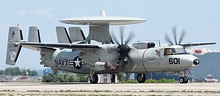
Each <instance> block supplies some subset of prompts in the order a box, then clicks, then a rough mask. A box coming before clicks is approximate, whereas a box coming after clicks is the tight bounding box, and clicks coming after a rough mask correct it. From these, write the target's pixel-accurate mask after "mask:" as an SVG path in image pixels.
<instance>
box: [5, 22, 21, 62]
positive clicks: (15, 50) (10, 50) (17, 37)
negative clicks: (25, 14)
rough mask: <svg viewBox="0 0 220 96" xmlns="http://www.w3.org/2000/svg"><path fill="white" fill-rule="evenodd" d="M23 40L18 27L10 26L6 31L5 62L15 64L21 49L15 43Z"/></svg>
mask: <svg viewBox="0 0 220 96" xmlns="http://www.w3.org/2000/svg"><path fill="white" fill-rule="evenodd" d="M22 40H23V35H22V30H21V28H20V27H18V26H17V27H10V28H9V33H8V45H7V53H6V55H7V56H6V64H9V65H15V63H16V61H17V59H18V56H19V53H20V51H21V46H20V45H17V44H15V43H16V42H20V41H22Z"/></svg>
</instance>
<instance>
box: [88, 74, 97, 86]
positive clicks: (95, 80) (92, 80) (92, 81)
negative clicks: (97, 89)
mask: <svg viewBox="0 0 220 96" xmlns="http://www.w3.org/2000/svg"><path fill="white" fill-rule="evenodd" d="M98 80H99V78H98V75H97V74H94V75H93V76H92V78H90V79H89V81H90V83H91V84H97V83H98Z"/></svg>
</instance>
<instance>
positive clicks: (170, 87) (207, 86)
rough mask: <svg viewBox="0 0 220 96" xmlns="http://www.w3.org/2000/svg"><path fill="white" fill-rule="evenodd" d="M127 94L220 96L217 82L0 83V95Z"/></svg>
mask: <svg viewBox="0 0 220 96" xmlns="http://www.w3.org/2000/svg"><path fill="white" fill-rule="evenodd" d="M4 95H6V96H24V95H25V96H33V95H35V96H69V95H71V96H74V95H81V96H88V95H90V96H96V95H102V96H103V95H104V96H105V95H106V96H120V95H123V96H126V95H129V96H130V95H147V96H149V95H154V96H155V95H168V96H169V95H183V96H188V95H197V96H198V95H200V96H210V95H216V96H220V83H187V84H179V83H144V84H139V83H129V84H128V83H123V84H88V83H42V82H0V96H4Z"/></svg>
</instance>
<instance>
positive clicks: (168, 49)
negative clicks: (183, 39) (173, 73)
mask: <svg viewBox="0 0 220 96" xmlns="http://www.w3.org/2000/svg"><path fill="white" fill-rule="evenodd" d="M173 53H174V50H173V48H165V50H164V55H173Z"/></svg>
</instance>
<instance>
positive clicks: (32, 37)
mask: <svg viewBox="0 0 220 96" xmlns="http://www.w3.org/2000/svg"><path fill="white" fill-rule="evenodd" d="M28 42H38V43H41V38H40V31H39V29H38V27H35V26H31V27H29V35H28Z"/></svg>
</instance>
